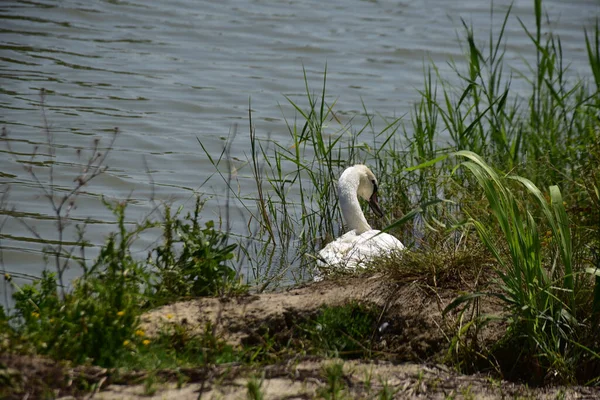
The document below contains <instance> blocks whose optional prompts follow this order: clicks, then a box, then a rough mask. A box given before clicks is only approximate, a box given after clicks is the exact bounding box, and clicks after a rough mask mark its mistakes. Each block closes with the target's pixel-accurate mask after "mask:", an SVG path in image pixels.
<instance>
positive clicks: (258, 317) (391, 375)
mask: <svg viewBox="0 0 600 400" xmlns="http://www.w3.org/2000/svg"><path fill="white" fill-rule="evenodd" d="M455 296H456V291H452V290H435V289H432V288H431V287H428V286H426V285H423V284H417V283H415V282H412V283H411V282H408V283H403V284H397V283H393V282H390V281H389V280H388V279H386V277H385V276H383V275H371V276H364V275H363V276H353V277H340V278H336V279H328V280H325V281H323V282H318V283H311V284H307V285H304V286H301V287H296V288H293V289H290V290H286V291H282V292H279V293H265V294H258V295H247V296H244V297H239V298H230V299H217V298H201V299H195V300H191V301H187V302H179V303H176V304H172V305H168V306H164V307H161V308H159V309H156V310H153V311H150V312H148V313H147V314H145V316H144V318H143V329H144V330H145V331H146V334H148V335H154V334H156V333H157V332H158V331H159V330H160V329H165V328H166V327H168V326H169V325H170V324H183V325H185V326H186V327H187V328H189V329H190V330H192V331H193V330H196V331H197V332H202V331H203V330H204V329H205V327H206V323H207V322H210V323H211V324H212V326H213V327H214V328H213V329H214V330H215V333H216V334H217V335H220V336H222V337H223V338H224V339H225V340H227V341H228V342H229V343H231V344H233V345H240V344H252V343H256V342H257V341H260V340H261V337H262V336H261V335H263V334H264V333H265V332H270V333H271V334H272V335H274V336H277V335H282V337H283V338H284V337H285V335H286V332H289V330H290V329H292V328H293V326H294V324H296V323H297V321H298V320H299V319H302V318H307V317H310V316H311V315H314V314H315V313H316V311H317V309H318V308H319V307H320V306H321V305H324V304H326V305H341V304H345V303H347V302H349V301H353V300H357V301H362V302H370V303H372V304H376V305H377V306H379V307H380V308H381V309H382V312H381V317H380V321H379V326H380V327H381V328H383V327H385V329H382V332H380V333H379V335H378V337H377V338H376V339H377V346H376V347H377V348H378V349H377V350H379V352H378V360H350V361H348V360H345V361H342V360H339V359H323V358H318V357H306V356H300V355H299V356H298V357H294V358H293V359H292V360H289V361H287V362H283V363H282V362H279V363H277V364H271V365H264V366H262V367H261V368H260V369H257V368H256V367H254V368H251V367H249V366H247V365H241V364H226V365H211V366H204V367H198V368H188V369H185V370H181V372H183V374H184V375H185V376H186V379H185V381H180V382H179V384H178V376H179V377H180V376H181V374H180V375H177V374H176V372H175V371H158V372H157V373H156V377H155V379H154V383H153V385H152V387H148V385H145V384H143V383H141V382H143V381H144V378H145V377H146V374H145V373H144V372H139V373H130V374H127V375H121V376H119V377H118V378H116V377H115V376H114V375H111V374H110V373H109V372H108V371H106V370H104V369H102V368H97V367H78V368H75V369H72V368H67V367H66V366H62V365H61V364H60V363H56V362H53V361H50V360H45V359H39V358H37V359H35V358H28V357H17V356H1V355H0V386H1V385H2V382H3V379H4V378H6V379H8V380H7V381H11V382H17V384H18V385H20V386H21V387H22V388H23V389H24V391H21V392H19V395H18V396H16V395H15V396H14V397H9V398H23V395H25V394H27V393H30V394H31V396H30V397H29V398H36V396H39V395H40V392H39V391H38V392H35V390H34V388H35V387H36V382H38V381H40V380H43V379H46V380H48V379H49V380H51V381H55V382H67V383H69V382H71V383H70V384H61V385H55V386H56V387H55V388H54V394H55V395H56V396H58V397H63V398H69V397H70V396H74V397H82V396H83V397H85V398H96V399H177V400H186V399H197V398H203V399H246V398H248V382H254V383H257V384H259V385H260V388H261V391H262V393H263V394H264V398H265V399H311V398H331V397H327V396H328V395H327V388H328V387H329V383H328V380H327V376H328V374H327V372H326V371H327V369H328V368H331V366H332V365H335V364H343V377H342V378H341V380H340V382H341V387H340V389H339V392H338V397H336V398H356V399H363V398H374V399H375V398H380V396H381V395H382V394H383V393H384V392H385V393H387V394H389V397H384V398H397V399H407V398H432V399H450V398H465V399H496V398H498V399H501V398H502V399H503V398H515V397H519V398H547V399H554V398H564V399H583V398H586V399H587V398H589V399H592V398H600V389H596V388H589V387H550V388H548V387H546V388H529V387H527V386H526V385H521V384H517V383H512V382H507V381H503V380H501V379H497V378H492V377H490V376H487V375H484V374H477V375H460V374H457V373H455V372H453V371H451V370H449V369H448V368H447V367H445V366H443V365H441V364H439V362H438V361H439V360H440V359H441V356H443V355H444V354H445V352H446V351H447V348H448V343H449V337H448V333H449V332H450V331H449V330H448V325H447V324H449V323H453V320H452V318H449V319H448V318H446V319H445V320H444V319H443V318H442V316H441V310H442V309H443V308H444V307H445V306H446V305H447V304H448V303H449V302H450V301H451V300H452V299H453V298H454V297H455ZM483 306H484V307H486V308H487V310H488V311H494V309H495V308H494V305H493V304H487V305H483ZM496 311H498V310H496ZM502 329H503V327H502V326H496V327H494V328H493V329H491V331H490V332H488V336H487V340H494V335H497V336H498V335H500V334H501V333H502ZM388 352H389V356H386V355H387V354H388ZM3 366H4V368H3ZM82 379H83V380H84V381H85V382H86V383H87V386H88V388H89V387H97V389H96V390H95V391H94V392H92V393H90V392H89V389H88V391H87V392H85V391H78V390H77V389H76V388H77V387H81V385H77V384H74V383H73V382H75V383H77V382H80V381H81V380H82ZM28 388H29V392H28V391H27V389H28ZM0 393H1V392H0ZM0 397H1V396H0Z"/></svg>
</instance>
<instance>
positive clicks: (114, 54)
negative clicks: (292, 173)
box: [0, 0, 600, 291]
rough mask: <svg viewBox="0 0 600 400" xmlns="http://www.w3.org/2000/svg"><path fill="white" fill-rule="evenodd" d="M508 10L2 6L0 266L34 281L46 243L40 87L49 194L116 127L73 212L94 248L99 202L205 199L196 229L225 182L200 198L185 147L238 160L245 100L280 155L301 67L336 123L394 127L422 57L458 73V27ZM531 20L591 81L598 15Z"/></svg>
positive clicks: (484, 31) (554, 7)
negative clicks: (547, 23)
mask: <svg viewBox="0 0 600 400" xmlns="http://www.w3.org/2000/svg"><path fill="white" fill-rule="evenodd" d="M508 4H510V2H509V1H497V2H495V5H494V10H495V14H494V18H493V19H491V18H490V3H489V2H487V1H481V0H465V1H461V2H453V1H445V0H428V1H408V0H395V1H392V0H379V1H377V0H373V1H362V0H330V1H327V2H324V1H316V0H304V1H290V0H287V1H274V0H244V1H240V0H218V1H192V0H179V1H172V0H168V1H167V0H154V1H141V0H131V1H116V0H113V1H99V0H96V1H89V0H62V1H8V0H4V1H2V3H0V22H1V28H0V49H1V52H0V76H1V81H0V125H1V126H4V127H6V129H7V130H8V133H9V139H10V151H9V150H8V149H7V147H6V146H5V145H4V144H5V143H0V144H2V146H1V148H0V165H1V171H0V182H1V183H2V186H1V187H2V189H1V190H2V192H5V191H6V190H7V188H8V187H9V186H10V192H9V197H8V200H7V201H5V202H4V204H3V205H2V208H3V210H2V218H3V219H4V218H6V220H5V224H4V225H3V228H2V231H1V232H0V235H1V236H0V237H1V239H2V242H1V246H2V249H3V251H2V257H3V265H4V268H6V270H8V271H12V272H18V273H24V274H31V275H39V274H40V271H41V270H42V268H43V266H44V262H43V260H42V252H41V250H42V245H41V244H40V240H39V239H38V238H36V235H39V236H41V237H42V238H45V239H55V238H56V226H55V224H54V222H53V221H52V220H51V219H49V217H50V216H52V210H51V208H50V206H49V204H48V201H47V199H46V198H45V197H44V195H43V192H42V191H41V190H40V189H39V187H38V185H37V184H36V183H35V181H34V179H33V178H32V176H31V175H30V174H28V173H27V172H26V171H25V170H24V169H23V165H24V164H26V163H27V162H28V161H29V160H30V158H31V154H32V153H33V151H34V148H35V147H36V145H39V144H43V143H44V142H45V137H44V134H43V130H42V126H43V124H42V112H41V110H40V106H39V100H40V97H39V90H40V89H41V88H45V89H46V90H47V93H48V94H47V96H46V117H47V118H48V121H49V123H50V126H51V132H52V134H53V137H54V141H55V143H56V145H57V158H56V159H55V163H54V184H55V185H56V188H57V190H58V191H59V192H60V191H61V190H63V192H62V193H64V190H65V188H68V187H72V185H73V183H72V182H73V179H74V177H76V176H77V171H78V167H77V165H78V164H81V159H79V158H78V153H77V149H79V148H83V149H86V148H88V149H89V148H90V146H91V144H92V143H93V140H94V138H97V137H99V138H101V144H100V146H102V145H106V144H107V143H109V140H110V137H111V132H112V129H113V128H114V127H119V129H120V132H121V133H120V134H119V137H118V139H117V141H116V143H115V146H114V149H113V150H112V152H110V154H109V156H108V159H107V161H106V164H107V165H108V166H109V167H110V169H109V170H108V172H107V173H106V174H104V175H102V176H100V177H98V178H97V179H96V180H94V181H93V182H92V183H91V184H90V185H89V186H88V187H86V188H85V193H83V194H82V195H81V196H80V197H79V199H78V202H77V208H76V210H74V211H73V212H72V216H73V217H74V218H77V219H79V220H81V221H83V220H85V219H86V218H91V223H90V225H89V226H88V229H87V230H88V235H87V238H88V239H89V240H90V241H91V242H92V243H93V244H95V245H97V244H99V243H101V242H102V240H103V237H104V235H106V234H107V233H108V232H111V231H113V230H114V225H112V221H114V219H113V218H112V216H111V215H110V213H109V212H108V211H107V210H106V209H105V208H104V207H103V206H102V205H101V203H100V201H99V197H100V195H105V196H107V197H108V198H111V199H125V198H131V199H132V200H133V204H132V206H131V207H130V214H129V219H130V221H136V220H140V219H141V218H142V217H143V215H145V213H147V212H148V211H149V210H150V209H151V208H152V203H151V202H150V201H149V199H150V198H154V199H155V200H156V201H163V200H173V201H175V203H176V204H184V205H185V206H188V207H189V206H191V205H192V203H193V200H192V198H193V193H194V191H200V192H204V193H209V194H213V195H214V197H213V199H212V200H211V201H210V202H209V203H208V204H207V206H206V208H205V209H204V216H205V218H207V219H211V218H216V217H217V216H218V215H219V213H220V212H221V210H222V206H223V194H224V184H223V182H222V181H221V180H219V179H210V180H208V182H206V183H205V184H204V185H203V186H202V187H200V186H201V184H202V183H203V182H205V181H207V179H209V177H210V176H211V175H212V174H213V173H214V169H213V167H212V165H211V164H210V162H209V161H208V157H207V155H206V154H205V153H204V152H203V150H202V148H201V147H200V145H199V143H198V140H200V141H201V142H202V143H203V145H204V146H205V148H206V149H207V150H208V152H209V153H212V155H213V156H215V157H216V156H218V154H220V153H221V151H222V148H223V145H224V138H226V137H227V136H228V135H229V134H230V133H231V132H232V131H233V130H236V131H237V138H236V140H235V142H234V144H233V146H232V155H233V156H234V157H238V158H240V159H245V158H246V156H245V154H248V152H249V150H248V140H247V135H248V134H247V132H248V107H249V101H250V99H251V106H252V110H253V122H254V123H255V125H256V132H257V135H258V136H259V137H265V138H266V137H270V138H271V139H273V140H275V141H281V142H283V143H285V142H287V140H288V133H287V128H286V125H285V120H284V118H283V116H284V115H285V116H286V117H288V118H292V119H293V116H294V112H293V109H292V108H291V107H290V106H289V105H288V103H287V100H286V98H285V96H287V97H289V98H291V99H292V100H294V101H297V102H299V103H300V104H305V100H304V98H305V96H304V90H305V88H304V80H303V67H304V68H305V70H306V73H307V76H308V80H309V83H310V85H311V88H312V89H314V90H318V89H319V87H320V85H321V82H322V74H323V71H324V69H325V66H326V65H327V71H328V72H327V88H328V93H329V94H330V96H331V99H332V100H334V99H336V98H337V103H336V105H335V112H336V113H337V114H338V115H341V116H348V118H350V117H351V116H352V115H354V114H355V113H359V114H360V113H361V111H362V103H361V102H362V101H364V103H365V104H366V106H367V108H368V110H369V111H370V112H371V111H372V112H377V113H379V114H381V115H383V116H385V117H391V116H402V115H405V114H406V113H408V112H410V110H411V106H412V104H413V102H415V101H416V100H417V99H418V98H419V95H418V93H417V89H419V88H421V86H422V82H423V65H424V63H427V62H428V60H429V59H431V60H433V61H435V62H436V63H437V64H438V65H439V66H440V67H441V69H442V71H447V70H448V69H449V68H448V67H447V65H446V62H447V61H449V60H451V59H454V60H455V61H457V62H459V63H460V62H461V60H462V56H461V54H462V51H461V49H460V47H459V45H458V42H457V39H456V38H457V35H458V36H461V37H462V36H463V30H462V28H461V26H462V24H461V18H463V19H464V20H465V21H467V23H469V24H472V25H473V26H474V28H475V31H476V35H477V37H479V39H480V40H481V42H484V41H485V40H486V39H487V38H488V32H489V28H490V26H491V25H492V24H493V25H494V29H496V31H497V30H498V29H499V27H500V23H501V21H502V17H503V15H504V13H505V12H506V10H507V9H508ZM544 7H545V11H547V12H548V14H549V15H550V18H551V20H552V21H553V26H554V31H555V32H556V33H558V34H559V35H560V37H561V40H562V47H563V51H564V58H565V61H566V62H568V63H571V68H572V70H573V73H574V74H579V75H581V76H584V75H589V71H588V65H587V59H586V54H585V42H584V39H583V38H584V36H583V35H584V34H583V28H584V27H588V28H591V27H592V26H593V24H594V21H595V19H596V18H597V17H598V16H599V15H600V2H599V1H597V0H575V1H569V2H565V1H561V0H552V1H545V2H544ZM517 17H518V18H520V19H521V20H522V21H523V22H524V23H525V24H526V25H527V26H528V27H530V29H534V18H533V1H521V0H519V1H516V2H515V4H514V7H513V12H512V16H511V17H510V20H509V24H508V27H507V32H506V38H507V43H508V45H507V54H506V57H505V60H506V62H507V64H508V65H510V66H513V67H517V68H519V69H523V65H524V59H525V60H527V59H528V57H530V55H532V54H533V50H532V44H531V42H530V41H529V40H528V39H527V37H526V35H525V34H524V33H523V29H522V27H521V26H520V24H519V22H518V20H517ZM518 84H519V82H518V79H516V83H515V85H518ZM38 151H39V153H41V155H39V156H38V157H37V158H36V161H39V162H40V164H39V165H38V166H37V167H36V169H35V171H36V172H37V174H38V176H39V178H40V179H41V180H44V181H45V180H47V173H48V170H49V169H48V165H49V164H48V163H45V164H44V163H43V162H44V161H48V158H47V157H45V156H44V154H45V153H46V150H45V148H44V147H43V146H42V147H40V148H39V150H38ZM82 159H85V151H84V156H82ZM245 189H248V190H250V185H249V186H248V188H244V187H242V190H245ZM247 195H248V196H251V195H252V193H247ZM9 210H12V211H10V214H12V215H14V214H15V213H16V214H18V215H19V216H20V219H16V218H13V217H12V216H8V214H9ZM23 222H24V223H23ZM0 223H2V221H1V220H0ZM30 228H32V229H33V230H34V231H35V233H33V232H32V229H30ZM234 229H235V227H234ZM144 240H147V241H148V242H149V241H150V240H151V239H144V238H143V239H142V242H143V241H144ZM148 244H149V243H148ZM139 251H140V253H143V252H144V251H146V250H145V249H144V248H143V246H142V248H141V249H140V250H139ZM76 274H77V271H73V272H72V274H71V276H73V275H76ZM2 290H5V289H3V288H0V291H2Z"/></svg>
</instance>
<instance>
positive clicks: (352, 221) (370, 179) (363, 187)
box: [315, 164, 404, 280]
mask: <svg viewBox="0 0 600 400" xmlns="http://www.w3.org/2000/svg"><path fill="white" fill-rule="evenodd" d="M359 196H360V197H362V198H363V199H364V200H368V201H369V206H370V207H371V210H372V211H373V212H374V213H375V214H376V215H377V216H379V217H382V216H383V212H382V211H381V208H380V207H379V203H378V201H377V178H375V175H374V174H373V172H371V170H370V169H369V168H367V166H365V165H360V164H357V165H354V166H353V167H349V168H347V169H346V170H345V171H344V172H343V173H342V175H341V176H340V179H339V181H338V197H339V203H340V208H341V209H342V216H343V217H344V221H345V222H346V225H347V228H348V229H349V231H348V232H347V233H345V234H344V235H342V236H340V237H339V238H337V239H336V240H335V241H333V242H331V243H329V244H328V245H327V246H325V247H324V248H323V249H322V250H321V251H320V252H319V260H317V266H318V267H319V269H321V270H324V269H326V268H335V269H337V268H342V269H344V270H354V269H356V268H358V267H364V266H365V263H366V262H368V261H370V260H372V259H373V258H375V257H378V256H384V255H388V254H390V253H391V252H394V251H400V250H404V245H403V244H402V242H400V241H399V240H398V239H396V238H395V237H394V236H392V235H390V234H387V233H380V231H378V230H376V229H371V226H370V225H369V223H368V222H367V220H366V219H365V215H364V214H363V212H362V209H361V207H360V204H359V202H358V197H359ZM378 234H379V235H378ZM376 235H377V236H376ZM315 279H316V280H320V274H319V275H317V277H316V278H315Z"/></svg>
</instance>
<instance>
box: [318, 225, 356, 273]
mask: <svg viewBox="0 0 600 400" xmlns="http://www.w3.org/2000/svg"><path fill="white" fill-rule="evenodd" d="M357 240H358V236H357V235H356V233H355V232H354V231H350V232H347V233H345V234H344V235H342V236H340V237H339V238H337V239H336V240H334V241H333V242H331V243H329V244H328V245H327V246H325V247H324V248H323V249H322V250H321V251H319V258H320V259H319V260H318V261H317V265H318V266H319V267H325V266H336V265H339V264H342V263H344V262H345V261H346V259H347V256H348V254H349V253H350V252H351V251H352V249H353V248H354V245H355V244H356V241H357Z"/></svg>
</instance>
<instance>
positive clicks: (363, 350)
mask: <svg viewBox="0 0 600 400" xmlns="http://www.w3.org/2000/svg"><path fill="white" fill-rule="evenodd" d="M377 318H378V313H377V308H376V307H374V306H369V305H366V304H361V303H358V302H352V303H349V304H346V305H343V306H325V307H323V308H321V310H320V311H319V313H318V314H317V316H316V318H314V319H311V320H309V321H307V322H306V323H304V324H303V325H302V326H301V330H302V331H303V332H304V335H306V336H307V338H308V339H309V341H310V346H311V347H312V348H313V351H316V352H317V353H324V354H330V355H335V356H339V357H344V358H356V357H361V356H368V355H369V352H370V348H371V340H372V337H373V333H374V332H375V330H376V328H377V327H376V324H377Z"/></svg>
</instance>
